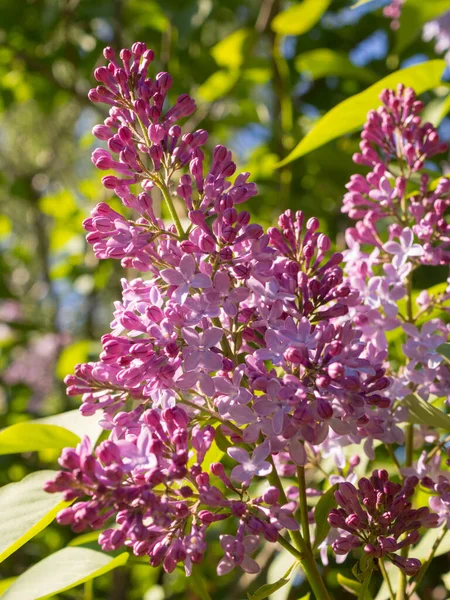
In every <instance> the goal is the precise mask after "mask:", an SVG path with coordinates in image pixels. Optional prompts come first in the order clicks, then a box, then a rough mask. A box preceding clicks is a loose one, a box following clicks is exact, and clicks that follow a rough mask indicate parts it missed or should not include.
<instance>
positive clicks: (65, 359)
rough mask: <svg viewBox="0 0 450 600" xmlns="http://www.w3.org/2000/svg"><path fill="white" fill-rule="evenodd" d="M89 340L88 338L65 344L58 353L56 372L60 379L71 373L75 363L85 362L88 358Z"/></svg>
mask: <svg viewBox="0 0 450 600" xmlns="http://www.w3.org/2000/svg"><path fill="white" fill-rule="evenodd" d="M89 346H90V342H89V340H79V341H78V342H75V343H74V344H70V346H66V347H65V348H64V349H63V351H62V352H61V354H60V355H59V359H58V364H57V366H56V374H57V376H58V377H60V378H61V379H64V377H65V376H66V375H68V374H69V373H72V372H73V370H74V367H75V365H77V364H78V363H83V362H86V361H87V359H88V352H89Z"/></svg>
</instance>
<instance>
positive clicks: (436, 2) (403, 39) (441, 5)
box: [394, 0, 450, 54]
mask: <svg viewBox="0 0 450 600" xmlns="http://www.w3.org/2000/svg"><path fill="white" fill-rule="evenodd" d="M449 8H450V6H449V2H448V0H433V2H426V1H424V0H408V1H407V2H405V3H404V5H403V6H402V15H401V18H400V27H399V29H398V30H397V32H396V40H395V45H394V53H395V54H399V53H401V52H403V50H405V49H406V48H407V47H408V46H409V45H410V44H412V42H414V40H415V39H417V38H418V37H419V36H420V34H421V32H422V27H423V25H424V24H425V23H426V22H427V21H430V20H431V19H433V18H434V17H438V16H440V15H441V14H442V13H444V12H445V11H447V10H448V9H449Z"/></svg>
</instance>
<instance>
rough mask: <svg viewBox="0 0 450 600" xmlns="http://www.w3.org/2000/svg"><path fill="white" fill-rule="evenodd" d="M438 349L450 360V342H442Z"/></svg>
mask: <svg viewBox="0 0 450 600" xmlns="http://www.w3.org/2000/svg"><path fill="white" fill-rule="evenodd" d="M436 351H437V352H439V354H440V355H441V356H443V357H444V358H445V360H446V361H447V362H450V344H441V345H440V346H438V347H437V348H436Z"/></svg>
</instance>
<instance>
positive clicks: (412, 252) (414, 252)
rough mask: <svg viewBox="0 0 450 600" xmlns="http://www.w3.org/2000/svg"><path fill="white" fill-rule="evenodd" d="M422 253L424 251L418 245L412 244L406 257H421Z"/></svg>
mask: <svg viewBox="0 0 450 600" xmlns="http://www.w3.org/2000/svg"><path fill="white" fill-rule="evenodd" d="M424 253H425V251H424V249H423V248H422V246H420V245H419V244H413V245H412V246H411V248H410V249H409V250H408V256H423V255H424Z"/></svg>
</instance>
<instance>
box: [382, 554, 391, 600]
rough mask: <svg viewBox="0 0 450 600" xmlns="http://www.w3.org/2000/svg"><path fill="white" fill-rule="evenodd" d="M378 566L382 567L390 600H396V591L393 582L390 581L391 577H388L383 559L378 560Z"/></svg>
mask: <svg viewBox="0 0 450 600" xmlns="http://www.w3.org/2000/svg"><path fill="white" fill-rule="evenodd" d="M378 566H379V567H380V571H381V574H382V575H383V579H384V581H385V582H386V585H387V586H388V589H389V597H390V600H394V599H395V595H394V590H393V589H392V584H391V580H390V579H389V575H388V572H387V571H386V567H385V566H384V562H383V559H382V558H379V559H378Z"/></svg>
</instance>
